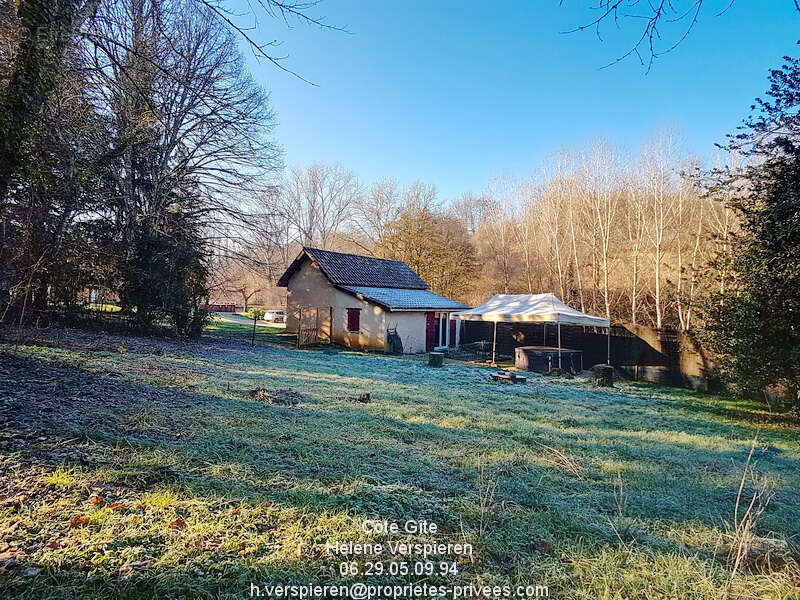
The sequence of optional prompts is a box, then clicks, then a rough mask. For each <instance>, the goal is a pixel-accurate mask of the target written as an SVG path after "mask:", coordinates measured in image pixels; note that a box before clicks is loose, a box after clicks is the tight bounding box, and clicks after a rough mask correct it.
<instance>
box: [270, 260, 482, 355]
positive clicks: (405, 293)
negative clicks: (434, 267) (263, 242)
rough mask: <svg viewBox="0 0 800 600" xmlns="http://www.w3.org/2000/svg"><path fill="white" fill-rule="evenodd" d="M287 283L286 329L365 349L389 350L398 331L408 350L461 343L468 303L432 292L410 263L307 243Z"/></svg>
mask: <svg viewBox="0 0 800 600" xmlns="http://www.w3.org/2000/svg"><path fill="white" fill-rule="evenodd" d="M278 285H279V286H281V287H285V288H287V292H288V293H287V297H286V330H287V331H289V332H292V333H299V332H300V331H301V330H316V331H317V332H318V335H319V337H320V338H323V339H328V338H329V339H331V340H332V341H333V342H336V343H339V344H342V345H344V346H348V347H351V348H361V349H375V350H385V349H387V338H388V333H387V332H388V331H389V330H396V332H397V335H398V336H399V337H400V339H401V340H402V343H403V352H405V353H407V354H413V353H417V352H426V351H430V350H432V349H433V348H435V347H437V346H442V345H453V344H456V343H457V337H458V331H457V328H456V321H455V319H451V318H450V315H451V314H452V313H454V312H457V311H460V310H464V309H465V308H468V307H467V306H465V305H464V304H461V303H460V302H456V301H454V300H450V299H449V298H445V297H443V296H439V295H438V294H434V293H433V292H431V291H430V287H429V286H428V284H427V283H425V282H424V281H423V280H422V278H421V277H420V276H419V275H417V274H416V273H415V272H414V271H413V270H412V269H411V268H410V267H409V266H408V265H407V264H405V263H404V262H401V261H398V260H387V259H383V258H374V257H371V256H359V255H356V254H343V253H341V252H330V251H328V250H319V249H317V248H303V250H302V251H301V252H300V254H299V255H298V256H297V258H296V259H295V260H294V262H292V264H291V265H289V268H288V269H286V272H285V273H284V274H283V275H282V276H281V278H280V279H279V280H278Z"/></svg>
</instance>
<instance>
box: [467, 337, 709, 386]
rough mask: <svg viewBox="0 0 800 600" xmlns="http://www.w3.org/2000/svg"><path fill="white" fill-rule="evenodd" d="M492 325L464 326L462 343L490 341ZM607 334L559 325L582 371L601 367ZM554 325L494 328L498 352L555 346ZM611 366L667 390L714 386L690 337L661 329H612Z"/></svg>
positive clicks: (702, 355)
mask: <svg viewBox="0 0 800 600" xmlns="http://www.w3.org/2000/svg"><path fill="white" fill-rule="evenodd" d="M493 327H494V324H493V323H488V322H483V321H463V322H462V323H461V342H462V343H463V344H471V343H476V342H481V341H489V342H491V340H492V334H493ZM607 343H608V337H607V330H605V329H600V328H594V327H573V326H566V325H562V326H561V346H562V348H570V349H574V350H581V351H583V363H584V366H585V367H586V368H589V367H591V366H592V365H595V364H600V363H605V362H606V356H607ZM557 345H558V330H557V327H556V326H555V325H554V324H552V323H551V324H542V323H498V324H497V353H498V355H499V356H501V357H505V358H507V359H511V360H513V357H514V350H515V348H518V347H519V346H557ZM611 364H613V365H614V366H615V367H617V368H618V369H619V370H621V371H623V372H624V373H626V374H628V375H629V376H630V377H632V378H633V379H638V380H645V381H653V382H658V383H663V384H666V385H678V386H687V387H693V388H700V389H709V388H711V387H713V386H714V385H715V381H716V380H715V377H714V371H715V369H714V364H713V361H712V360H711V358H710V357H709V356H708V355H707V354H706V353H705V352H704V351H703V349H702V347H701V346H700V344H699V343H698V342H697V340H696V338H695V337H694V335H693V334H692V333H691V332H688V333H687V332H679V331H676V330H675V329H671V328H664V329H661V330H658V329H653V328H652V327H645V326H642V325H614V326H613V327H612V328H611Z"/></svg>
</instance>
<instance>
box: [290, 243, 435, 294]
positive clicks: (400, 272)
mask: <svg viewBox="0 0 800 600" xmlns="http://www.w3.org/2000/svg"><path fill="white" fill-rule="evenodd" d="M306 258H310V259H311V260H313V261H314V262H315V263H316V264H317V265H319V268H320V269H322V272H323V273H324V274H325V276H326V277H327V278H328V279H329V280H330V282H331V283H332V284H334V285H348V286H367V287H381V288H400V289H407V290H427V289H428V284H426V283H425V282H424V281H423V280H422V278H421V277H420V276H419V275H417V274H416V273H415V272H414V271H413V270H412V269H411V267H409V266H408V265H407V264H406V263H404V262H402V261H399V260H387V259H385V258H374V257H372V256H360V255H358V254H344V253H342V252H331V251H330V250H319V249H317V248H303V251H302V252H301V253H300V256H298V257H297V258H296V259H295V260H294V262H293V263H292V264H291V265H289V268H288V269H286V272H285V273H284V274H283V275H282V276H281V278H280V279H279V280H278V285H279V286H281V287H286V286H287V285H288V284H289V279H291V278H292V275H294V274H295V272H296V271H297V270H298V269H299V268H300V265H301V264H302V263H303V260H305V259H306Z"/></svg>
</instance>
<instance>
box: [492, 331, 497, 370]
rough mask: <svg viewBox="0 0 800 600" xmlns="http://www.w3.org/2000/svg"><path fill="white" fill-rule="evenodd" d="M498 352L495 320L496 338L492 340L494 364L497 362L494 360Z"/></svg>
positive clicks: (495, 333) (495, 332)
mask: <svg viewBox="0 0 800 600" xmlns="http://www.w3.org/2000/svg"><path fill="white" fill-rule="evenodd" d="M496 352H497V321H495V322H494V339H493V340H492V366H494V365H495V364H496V363H495V360H494V359H495V357H496Z"/></svg>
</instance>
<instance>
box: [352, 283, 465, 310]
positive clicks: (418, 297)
mask: <svg viewBox="0 0 800 600" xmlns="http://www.w3.org/2000/svg"><path fill="white" fill-rule="evenodd" d="M337 287H338V288H339V289H340V290H342V291H345V292H348V293H350V294H354V295H355V296H359V297H363V298H364V299H365V300H369V301H371V302H374V303H375V304H379V305H380V306H383V307H385V308H388V309H390V310H391V309H394V310H464V309H465V308H469V307H468V306H466V305H465V304H461V303H460V302H456V301H455V300H450V299H449V298H445V297H444V296H440V295H439V294H434V293H433V292H431V291H428V290H409V289H399V288H388V287H370V286H345V285H340V286H337Z"/></svg>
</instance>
